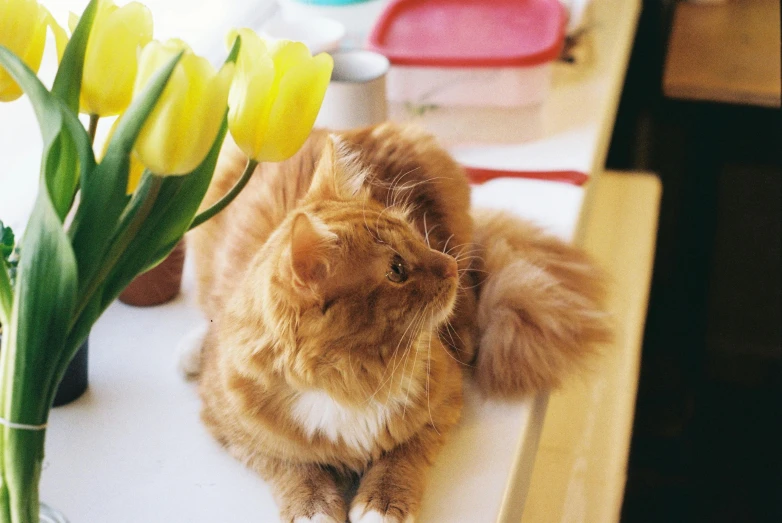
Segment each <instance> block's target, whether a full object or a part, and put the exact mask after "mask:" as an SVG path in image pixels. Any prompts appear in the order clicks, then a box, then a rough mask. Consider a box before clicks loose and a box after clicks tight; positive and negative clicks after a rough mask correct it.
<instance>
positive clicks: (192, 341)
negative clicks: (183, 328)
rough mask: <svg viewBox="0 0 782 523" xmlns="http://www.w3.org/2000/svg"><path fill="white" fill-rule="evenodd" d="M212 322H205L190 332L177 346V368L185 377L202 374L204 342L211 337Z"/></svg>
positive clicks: (190, 377)
mask: <svg viewBox="0 0 782 523" xmlns="http://www.w3.org/2000/svg"><path fill="white" fill-rule="evenodd" d="M211 325H212V324H211V323H203V324H201V325H199V326H197V327H195V328H194V329H193V330H191V331H190V332H188V333H187V334H186V335H185V337H184V338H182V340H181V341H180V342H179V345H177V348H176V355H177V369H178V370H179V372H180V373H181V374H182V376H183V377H184V378H185V379H188V380H190V379H195V378H197V377H198V375H199V374H201V361H202V358H203V351H204V344H205V343H206V340H207V338H208V337H209V333H210V329H211Z"/></svg>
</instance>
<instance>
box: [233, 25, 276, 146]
mask: <svg viewBox="0 0 782 523" xmlns="http://www.w3.org/2000/svg"><path fill="white" fill-rule="evenodd" d="M239 34H240V35H241V36H242V48H241V51H240V52H239V59H238V60H237V64H236V66H237V67H236V75H235V77H234V81H233V84H232V85H231V92H230V94H229V96H228V107H229V110H228V127H229V129H230V130H231V135H232V136H233V139H234V141H235V142H236V144H237V145H238V146H239V148H240V149H241V150H242V151H243V152H244V153H245V154H246V155H247V156H248V157H250V158H255V157H256V156H257V155H258V152H259V151H260V148H261V144H262V143H263V141H264V140H265V137H266V132H267V128H268V122H269V114H270V113H271V109H272V106H273V103H274V98H273V97H272V96H271V92H272V88H273V86H274V83H275V71H274V62H273V61H272V59H271V57H270V56H269V54H268V52H267V50H266V46H265V45H264V43H263V41H262V40H261V39H260V38H259V37H258V35H257V34H255V32H253V31H250V30H239Z"/></svg>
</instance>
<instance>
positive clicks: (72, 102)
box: [52, 0, 98, 114]
mask: <svg viewBox="0 0 782 523" xmlns="http://www.w3.org/2000/svg"><path fill="white" fill-rule="evenodd" d="M97 10H98V0H91V2H90V3H89V4H88V5H87V7H86V9H84V12H83V13H82V15H81V17H80V18H79V23H78V24H77V25H76V28H75V29H74V30H73V35H71V38H70V40H69V41H68V45H66V46H65V51H64V52H63V55H62V60H61V61H60V66H59V67H58V68H57V75H56V76H55V78H54V84H52V93H53V94H54V95H55V96H57V97H58V98H59V99H60V100H62V101H63V102H64V103H65V105H66V106H67V107H68V108H69V109H70V110H71V111H72V112H73V113H74V114H78V112H79V95H80V93H81V78H82V74H83V69H84V54H85V52H86V50H87V41H88V40H89V37H90V30H91V29H92V23H93V21H94V19H95V13H96V12H97Z"/></svg>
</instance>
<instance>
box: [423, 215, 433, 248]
mask: <svg viewBox="0 0 782 523" xmlns="http://www.w3.org/2000/svg"><path fill="white" fill-rule="evenodd" d="M424 231H425V232H426V246H427V247H429V248H430V249H431V248H432V245H431V244H430V243H429V229H428V228H427V226H426V213H425V212H424Z"/></svg>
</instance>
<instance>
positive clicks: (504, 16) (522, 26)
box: [368, 0, 567, 67]
mask: <svg viewBox="0 0 782 523" xmlns="http://www.w3.org/2000/svg"><path fill="white" fill-rule="evenodd" d="M566 23H567V17H566V14H565V10H564V8H563V7H562V5H561V4H560V3H559V0H393V1H392V2H391V3H390V4H389V5H388V7H387V8H386V10H385V11H384V12H383V14H382V16H381V17H380V19H379V20H378V21H377V23H376V24H375V27H374V28H373V30H372V33H371V34H370V36H369V42H368V47H369V48H370V49H372V50H374V51H377V52H379V53H382V54H384V55H386V57H388V59H389V60H390V61H391V63H393V64H396V65H423V66H439V67H514V66H530V65H539V64H542V63H545V62H550V61H552V60H554V59H556V58H557V56H559V52H560V50H561V48H562V44H563V42H564V39H565V26H566Z"/></svg>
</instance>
